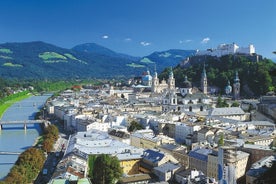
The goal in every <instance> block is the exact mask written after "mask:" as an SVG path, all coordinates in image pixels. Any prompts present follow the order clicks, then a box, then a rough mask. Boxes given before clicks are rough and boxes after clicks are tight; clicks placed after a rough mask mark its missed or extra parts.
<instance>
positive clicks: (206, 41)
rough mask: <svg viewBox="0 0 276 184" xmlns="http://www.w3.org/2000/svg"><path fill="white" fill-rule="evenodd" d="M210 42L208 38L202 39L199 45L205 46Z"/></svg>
mask: <svg viewBox="0 0 276 184" xmlns="http://www.w3.org/2000/svg"><path fill="white" fill-rule="evenodd" d="M209 41H210V38H209V37H206V38H203V40H202V41H201V44H206V43H208V42H209Z"/></svg>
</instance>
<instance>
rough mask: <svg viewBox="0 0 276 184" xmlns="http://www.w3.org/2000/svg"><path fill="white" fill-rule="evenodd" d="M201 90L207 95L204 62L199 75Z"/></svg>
mask: <svg viewBox="0 0 276 184" xmlns="http://www.w3.org/2000/svg"><path fill="white" fill-rule="evenodd" d="M201 90H202V92H203V93H204V94H207V92H208V91H207V75H206V70H205V62H204V65H203V70H202V74H201Z"/></svg>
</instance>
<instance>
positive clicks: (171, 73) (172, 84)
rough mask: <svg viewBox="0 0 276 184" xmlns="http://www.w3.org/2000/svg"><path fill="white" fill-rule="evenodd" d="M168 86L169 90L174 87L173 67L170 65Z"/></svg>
mask: <svg viewBox="0 0 276 184" xmlns="http://www.w3.org/2000/svg"><path fill="white" fill-rule="evenodd" d="M168 86H169V89H170V90H172V89H175V78H174V76H173V69H172V67H171V70H170V74H169V79H168Z"/></svg>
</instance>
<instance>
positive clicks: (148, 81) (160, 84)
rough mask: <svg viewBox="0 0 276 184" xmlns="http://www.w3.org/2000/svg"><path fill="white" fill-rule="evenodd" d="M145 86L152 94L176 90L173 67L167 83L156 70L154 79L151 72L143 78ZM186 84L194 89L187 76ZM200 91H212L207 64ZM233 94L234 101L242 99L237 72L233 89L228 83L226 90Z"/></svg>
mask: <svg viewBox="0 0 276 184" xmlns="http://www.w3.org/2000/svg"><path fill="white" fill-rule="evenodd" d="M142 81H143V84H144V85H146V86H149V87H151V92H152V93H163V92H164V91H167V90H175V87H176V86H175V78H174V74H173V69H172V67H171V68H170V71H169V77H168V79H167V81H165V80H164V79H163V80H161V81H160V80H159V78H158V75H157V72H156V69H155V71H154V75H153V77H151V75H150V72H149V70H148V71H147V72H146V75H144V76H143V77H142ZM183 83H185V84H188V83H189V88H190V89H192V86H191V83H190V82H189V81H188V80H187V76H185V80H184V82H183ZM180 88H181V87H180ZM200 89H201V91H202V93H203V94H205V95H207V94H208V92H209V91H210V88H209V90H208V82H207V74H206V69H205V64H204V65H203V70H202V73H201V81H200ZM232 89H233V90H232ZM232 92H233V99H234V100H237V99H239V98H240V79H239V76H238V72H236V74H235V77H234V81H233V88H232V87H231V85H230V82H229V81H228V85H227V86H226V88H225V93H226V95H231V94H232Z"/></svg>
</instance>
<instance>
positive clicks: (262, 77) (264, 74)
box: [159, 55, 276, 97]
mask: <svg viewBox="0 0 276 184" xmlns="http://www.w3.org/2000/svg"><path fill="white" fill-rule="evenodd" d="M203 66H204V61H202V62H198V63H194V64H192V65H190V66H189V67H186V68H183V67H180V65H178V66H176V67H175V68H174V76H175V78H176V86H177V85H180V84H181V83H182V82H183V81H184V77H185V75H187V77H188V79H189V81H191V82H192V84H193V86H197V87H198V86H200V78H201V73H202V70H203ZM205 68H206V73H207V78H208V85H209V86H216V87H218V88H219V89H220V93H221V94H224V88H225V86H226V84H227V81H228V80H229V81H230V83H231V85H232V84H233V79H234V76H235V72H236V71H237V72H238V74H239V78H240V82H241V95H242V96H246V97H258V96H259V95H263V94H266V93H267V92H269V91H275V86H276V76H275V75H274V71H275V70H276V64H275V63H274V62H272V61H271V60H269V59H263V60H261V61H259V62H253V61H251V60H250V59H248V58H246V57H244V56H235V57H234V56H232V55H227V56H223V57H221V58H220V59H218V58H215V57H208V59H206V60H205ZM168 73H169V69H168V68H167V69H165V70H164V71H163V72H162V73H161V74H160V76H159V78H167V76H168Z"/></svg>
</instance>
